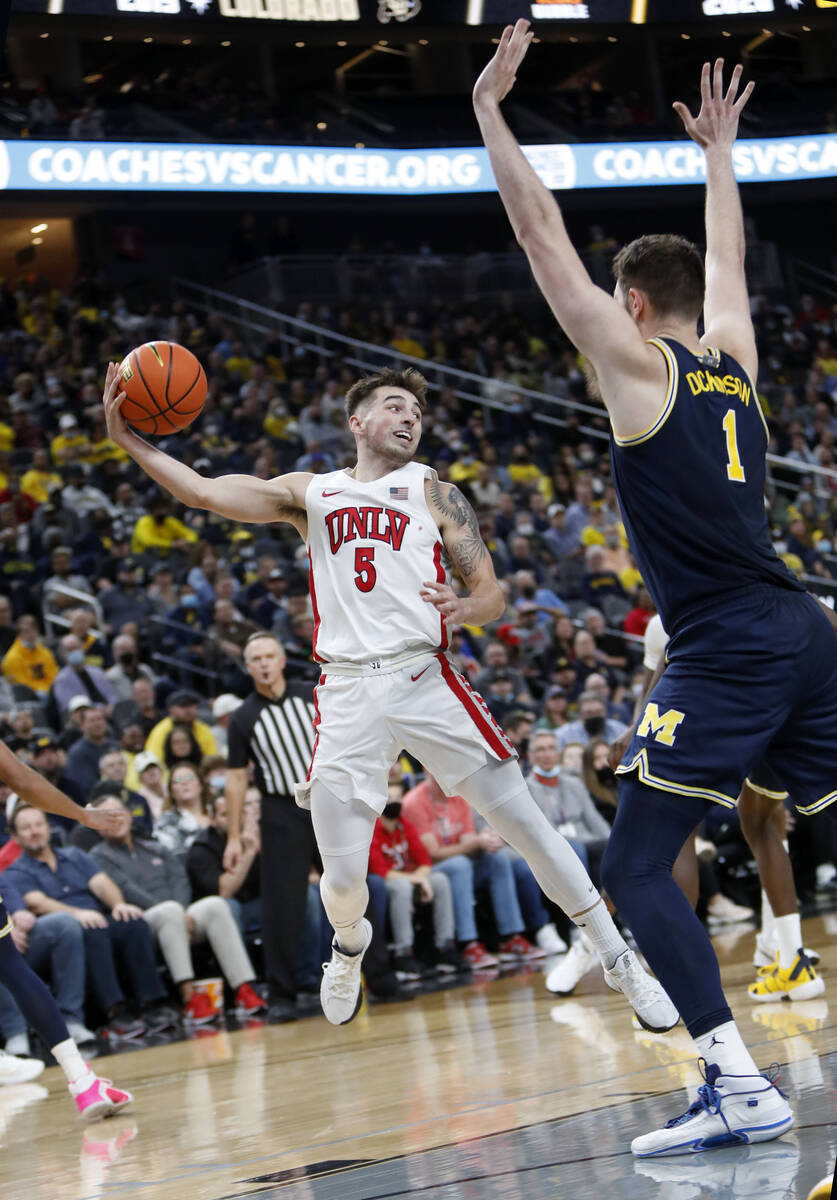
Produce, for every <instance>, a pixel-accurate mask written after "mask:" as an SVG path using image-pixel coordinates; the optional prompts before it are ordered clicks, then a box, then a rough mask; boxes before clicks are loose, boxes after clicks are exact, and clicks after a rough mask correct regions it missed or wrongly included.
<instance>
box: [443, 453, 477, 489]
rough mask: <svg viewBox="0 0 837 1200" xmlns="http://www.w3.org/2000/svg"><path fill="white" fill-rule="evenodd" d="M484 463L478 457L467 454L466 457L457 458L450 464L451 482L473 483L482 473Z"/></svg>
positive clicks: (449, 476) (449, 475)
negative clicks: (470, 456) (481, 468)
mask: <svg viewBox="0 0 837 1200" xmlns="http://www.w3.org/2000/svg"><path fill="white" fill-rule="evenodd" d="M481 466H482V463H481V462H480V460H479V459H478V458H470V460H469V456H468V455H465V457H464V458H457V460H456V461H455V462H452V463H451V464H450V470H449V471H448V479H449V480H450V481H451V483H473V482H474V480H475V479H476V478H477V476H478V475H479V473H480V467H481Z"/></svg>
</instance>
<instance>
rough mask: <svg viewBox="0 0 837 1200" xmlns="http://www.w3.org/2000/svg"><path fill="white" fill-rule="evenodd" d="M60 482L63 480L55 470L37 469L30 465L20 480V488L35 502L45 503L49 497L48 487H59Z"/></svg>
mask: <svg viewBox="0 0 837 1200" xmlns="http://www.w3.org/2000/svg"><path fill="white" fill-rule="evenodd" d="M62 483H63V480H62V478H61V476H60V475H59V474H58V472H57V471H37V470H36V469H35V468H34V467H30V468H29V470H28V471H26V472H24V475H23V478H22V479H21V481H20V490H21V491H22V492H23V494H24V495H25V496H31V497H32V499H33V500H34V501H35V503H36V504H45V503H46V501H47V500H48V499H49V493H50V488H55V487H61V485H62Z"/></svg>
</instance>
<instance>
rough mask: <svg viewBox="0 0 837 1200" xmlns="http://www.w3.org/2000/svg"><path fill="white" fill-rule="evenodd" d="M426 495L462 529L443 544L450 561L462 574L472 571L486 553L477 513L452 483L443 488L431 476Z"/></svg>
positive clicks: (471, 572)
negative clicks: (453, 537) (428, 493)
mask: <svg viewBox="0 0 837 1200" xmlns="http://www.w3.org/2000/svg"><path fill="white" fill-rule="evenodd" d="M430 499H431V501H432V502H433V504H434V505H435V507H436V508H437V509H438V511H439V512H440V513H441V514H442V516H444V517H447V518H448V519H449V520H450V522H451V524H452V525H458V526H459V527H460V529H461V530H462V532H461V533H460V534H459V535H458V536H457V538H456V540H455V541H453V540H452V541H451V543H450V544H446V545H447V551H448V554H449V555H450V558H451V562H452V563H453V565H454V567H455V568H456V570H457V571H459V573H460V575H462V576H463V578H464V577H466V576H468V575H471V574H473V572H474V571H475V570H476V569H477V567H478V566H479V564H480V563H481V562H482V560H483V558H484V556H485V555H486V554H488V551H487V550H486V548H485V543H484V542H483V540H482V537H481V536H480V527H479V523H478V521H477V514H476V513H475V512H474V510H473V508H472V507H471V505H470V504H469V503H468V501H467V500H466V499H465V497H464V496H463V495H462V493H461V492H460V490H459V488H458V487H457V486H456V484H451V485H450V486H449V487H448V488H447V490H446V489H445V487H444V485H443V484H441V483H440V482H439V481H438V480H433V482H432V483H431V484H430Z"/></svg>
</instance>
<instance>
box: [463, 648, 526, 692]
mask: <svg viewBox="0 0 837 1200" xmlns="http://www.w3.org/2000/svg"><path fill="white" fill-rule="evenodd" d="M497 671H505V672H507V674H508V676H509V678H510V679H511V681H512V690H511V695H512V697H516V696H519V695H521V694H523V693H525V691H526V683H525V680H524V679H523V676H522V675H521V674H520V672H519V671H514V670H512V669H511V668H510V666H509V651H508V647H507V646H504V645H503V643H502V642H498V641H496V640H493V641H490V642H488V643H487V644H486V646H485V649H484V651H483V655H482V670H481V671H480V673H479V674H478V675H477V677H476V679H475V680H474V687H475V688H476V690H477V691H478V692H479V693H480V694H481V695H482V694H483V693H484V692H485V691H486V690H487V685H488V683H489V681H490V680H491V679H492V678H493V675H494V673H495V672H497Z"/></svg>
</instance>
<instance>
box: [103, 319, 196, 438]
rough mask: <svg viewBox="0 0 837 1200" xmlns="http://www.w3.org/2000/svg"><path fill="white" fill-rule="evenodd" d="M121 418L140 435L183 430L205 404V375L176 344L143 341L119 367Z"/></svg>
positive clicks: (191, 357) (184, 349)
mask: <svg viewBox="0 0 837 1200" xmlns="http://www.w3.org/2000/svg"><path fill="white" fill-rule="evenodd" d="M119 383H120V387H121V390H122V391H123V392H124V393H125V399H124V400H123V401H122V415H123V416H124V418H125V420H126V421H127V422H128V423H129V425H133V427H134V428H135V429H138V430H139V431H140V433H156V434H167V433H176V432H177V431H178V430H179V429H185V428H186V426H187V425H189V424H191V422H192V421H194V419H195V417H196V416H197V415H198V413H199V412H200V411H201V409H202V408H203V406H204V403H205V402H206V375H205V374H204V370H203V367H202V366H201V364H200V363H199V362H198V360H197V359H196V358H195V356H194V354H193V353H192V351H191V350H187V349H186V347H185V346H180V345H178V343H177V342H145V344H144V345H142V346H137V347H136V349H134V350H132V351H131V352H130V353H129V354H127V355H126V356H125V358H124V359H123V360H122V362H121V363H120V364H119Z"/></svg>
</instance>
